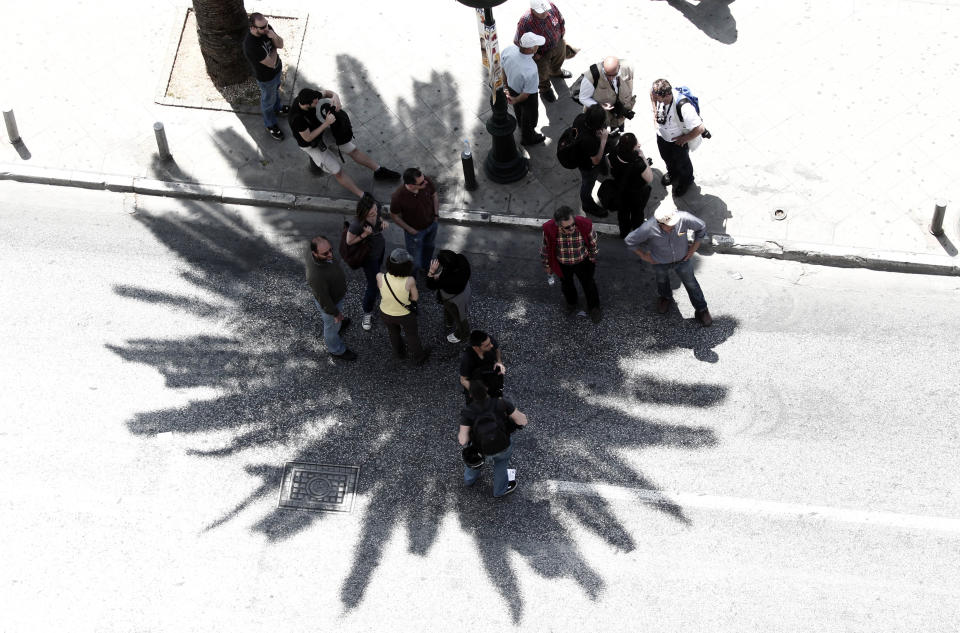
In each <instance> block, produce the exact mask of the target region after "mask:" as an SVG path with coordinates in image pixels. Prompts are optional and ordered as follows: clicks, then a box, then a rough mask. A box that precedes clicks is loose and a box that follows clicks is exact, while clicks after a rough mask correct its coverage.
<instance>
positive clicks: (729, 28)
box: [667, 0, 737, 44]
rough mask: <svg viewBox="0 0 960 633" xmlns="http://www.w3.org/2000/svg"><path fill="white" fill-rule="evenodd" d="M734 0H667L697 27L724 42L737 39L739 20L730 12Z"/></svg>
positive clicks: (728, 42) (729, 42)
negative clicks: (697, 0)
mask: <svg viewBox="0 0 960 633" xmlns="http://www.w3.org/2000/svg"><path fill="white" fill-rule="evenodd" d="M732 2H733V0H699V2H691V0H667V3H668V4H669V5H670V6H671V7H673V8H674V9H676V10H677V11H679V12H680V13H682V14H683V16H684V17H685V18H687V19H688V20H690V22H692V23H693V25H694V26H695V27H697V28H698V29H700V30H701V31H703V32H704V33H706V34H707V35H709V36H710V37H711V38H713V39H715V40H717V41H718V42H721V43H723V44H733V43H734V42H736V41H737V21H736V20H735V19H734V17H733V14H732V13H731V12H730V3H732Z"/></svg>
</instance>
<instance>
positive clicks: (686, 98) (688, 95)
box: [677, 86, 700, 123]
mask: <svg viewBox="0 0 960 633" xmlns="http://www.w3.org/2000/svg"><path fill="white" fill-rule="evenodd" d="M677 92H679V93H680V94H681V95H683V98H682V99H680V100H679V101H677V118H678V119H680V122H681V123H683V113H682V112H680V108H681V107H682V106H683V104H684V103H692V104H693V109H694V110H696V111H697V114H700V99H698V98H697V97H696V95H694V94H693V93H692V92H690V89H689V88H687V87H686V86H677Z"/></svg>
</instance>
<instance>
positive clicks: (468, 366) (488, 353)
mask: <svg viewBox="0 0 960 633" xmlns="http://www.w3.org/2000/svg"><path fill="white" fill-rule="evenodd" d="M506 372H507V368H506V366H505V365H504V364H503V357H502V356H501V354H500V345H499V344H497V340H496V339H495V338H493V337H492V336H490V335H489V334H487V333H486V332H484V331H483V330H474V331H472V332H470V345H468V346H467V347H465V348H464V350H463V353H462V354H460V384H461V385H462V386H463V395H464V397H465V398H466V400H467V404H470V402H472V398H471V395H470V383H471V382H473V381H475V380H479V381H481V382H483V384H484V385H486V387H487V391H488V392H489V393H490V395H491V396H492V397H494V398H499V397H501V396H502V395H503V376H504V374H505V373H506Z"/></svg>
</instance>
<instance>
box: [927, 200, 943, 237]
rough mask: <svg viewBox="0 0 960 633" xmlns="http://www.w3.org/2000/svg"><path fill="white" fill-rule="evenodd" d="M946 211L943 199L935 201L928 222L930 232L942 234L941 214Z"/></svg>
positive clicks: (938, 235) (937, 234)
mask: <svg viewBox="0 0 960 633" xmlns="http://www.w3.org/2000/svg"><path fill="white" fill-rule="evenodd" d="M946 213H947V203H946V201H945V200H940V201H938V202H937V204H936V206H935V207H933V220H932V221H931V222H930V232H931V233H933V234H934V235H936V236H937V237H940V236H941V235H943V216H944V215H945V214H946Z"/></svg>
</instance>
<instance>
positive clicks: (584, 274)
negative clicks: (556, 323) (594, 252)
mask: <svg viewBox="0 0 960 633" xmlns="http://www.w3.org/2000/svg"><path fill="white" fill-rule="evenodd" d="M595 269H596V265H595V264H594V263H593V262H591V261H590V260H589V259H585V260H583V261H582V262H579V263H577V264H573V265H572V266H571V265H568V264H560V272H562V273H563V277H561V278H560V290H561V291H563V298H564V299H566V300H567V305H571V306H573V305H577V287H576V286H574V285H573V278H574V277H576V278H577V279H579V280H580V287H581V288H583V296H584V297H586V299H587V310H593V309H594V308H599V307H600V293H598V292H597V282H595V281H594V280H593V271H594V270H595Z"/></svg>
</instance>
